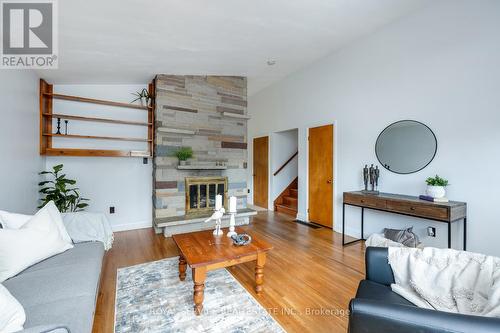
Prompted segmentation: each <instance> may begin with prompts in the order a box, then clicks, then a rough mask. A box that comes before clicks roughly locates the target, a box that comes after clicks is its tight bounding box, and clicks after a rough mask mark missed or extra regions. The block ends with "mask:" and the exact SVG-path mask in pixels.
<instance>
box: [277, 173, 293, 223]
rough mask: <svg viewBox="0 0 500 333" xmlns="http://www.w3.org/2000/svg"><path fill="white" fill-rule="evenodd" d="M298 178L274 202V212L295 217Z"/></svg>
mask: <svg viewBox="0 0 500 333" xmlns="http://www.w3.org/2000/svg"><path fill="white" fill-rule="evenodd" d="M298 193H299V191H298V178H295V180H294V181H293V182H291V183H290V185H288V187H287V188H286V189H285V190H284V191H283V192H281V194H280V195H279V196H278V197H277V198H276V200H274V211H276V212H280V213H283V214H287V215H290V216H292V217H293V218H296V217H297V197H298Z"/></svg>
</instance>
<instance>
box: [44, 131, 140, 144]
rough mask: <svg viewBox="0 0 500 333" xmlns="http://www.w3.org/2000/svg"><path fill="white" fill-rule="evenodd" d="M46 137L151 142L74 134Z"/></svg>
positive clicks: (138, 139) (48, 134)
mask: <svg viewBox="0 0 500 333" xmlns="http://www.w3.org/2000/svg"><path fill="white" fill-rule="evenodd" d="M43 135H44V136H51V137H57V138H70V139H71V138H72V139H98V140H113V141H136V142H149V141H150V140H148V139H142V138H125V137H118V136H94V135H74V134H52V133H43Z"/></svg>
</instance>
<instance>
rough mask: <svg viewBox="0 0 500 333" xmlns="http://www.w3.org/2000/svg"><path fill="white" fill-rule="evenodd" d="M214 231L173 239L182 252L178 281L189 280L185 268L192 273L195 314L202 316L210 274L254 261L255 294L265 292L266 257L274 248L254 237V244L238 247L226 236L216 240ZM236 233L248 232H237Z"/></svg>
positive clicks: (182, 235) (225, 230)
mask: <svg viewBox="0 0 500 333" xmlns="http://www.w3.org/2000/svg"><path fill="white" fill-rule="evenodd" d="M212 231H213V230H206V231H199V232H191V233H187V234H180V235H174V236H172V238H173V239H174V242H175V244H176V245H177V247H178V248H179V253H180V256H179V278H180V279H181V281H184V279H185V278H186V265H189V267H191V269H192V271H193V282H194V294H193V300H194V311H195V313H196V315H200V313H201V311H202V310H203V293H204V289H205V277H206V274H207V272H208V271H213V270H215V269H219V268H224V267H229V266H234V265H238V264H241V263H244V262H248V261H255V262H256V263H255V291H256V292H257V294H260V293H261V292H262V284H263V282H264V265H265V263H266V254H267V252H268V251H269V250H271V249H272V248H273V247H272V246H271V245H270V244H269V243H267V242H265V241H263V240H261V239H258V238H255V237H254V236H252V235H250V236H252V242H251V243H250V244H248V245H245V246H236V245H234V244H233V242H232V240H231V238H229V237H227V236H226V233H227V229H224V235H222V236H219V237H216V236H214V235H213V234H212ZM236 232H237V233H244V232H245V231H244V230H242V229H240V228H236Z"/></svg>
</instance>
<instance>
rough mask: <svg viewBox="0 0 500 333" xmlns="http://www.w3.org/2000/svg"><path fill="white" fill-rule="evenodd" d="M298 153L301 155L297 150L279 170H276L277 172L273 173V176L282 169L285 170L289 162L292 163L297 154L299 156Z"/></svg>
mask: <svg viewBox="0 0 500 333" xmlns="http://www.w3.org/2000/svg"><path fill="white" fill-rule="evenodd" d="M297 155H299V151H296V152H295V153H294V154H293V155H292V157H290V158H289V159H288V160H287V161H286V162H285V163H284V164H283V165H282V166H281V167H280V168H279V169H278V170H276V172H275V173H273V176H276V175H277V174H278V173H280V172H281V170H283V169H284V168H285V167H286V166H287V165H288V163H290V162H291V161H292V160H293V159H294V158H295V156H297Z"/></svg>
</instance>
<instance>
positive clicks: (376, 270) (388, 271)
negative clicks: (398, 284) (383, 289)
mask: <svg viewBox="0 0 500 333" xmlns="http://www.w3.org/2000/svg"><path fill="white" fill-rule="evenodd" d="M388 253H389V252H388V250H387V248H385V247H371V246H369V247H367V248H366V253H365V263H366V279H367V280H370V281H373V282H377V283H380V284H383V285H385V286H390V285H391V284H392V283H394V274H393V273H392V268H391V265H389V260H388V258H387V256H388Z"/></svg>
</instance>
